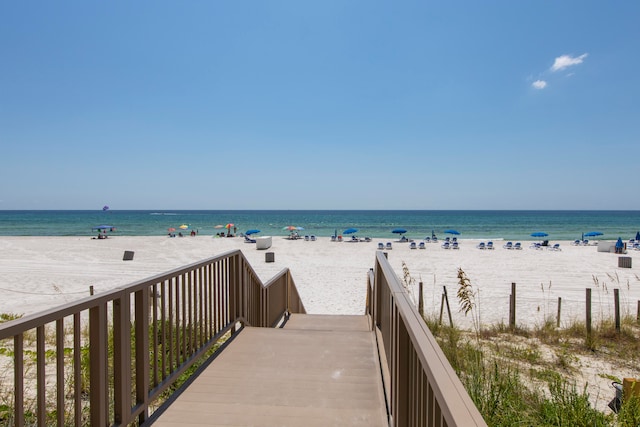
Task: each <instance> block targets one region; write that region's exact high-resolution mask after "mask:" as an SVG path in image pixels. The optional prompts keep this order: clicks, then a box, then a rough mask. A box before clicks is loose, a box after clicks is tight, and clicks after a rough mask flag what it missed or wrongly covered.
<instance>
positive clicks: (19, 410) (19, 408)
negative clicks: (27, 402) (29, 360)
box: [13, 334, 24, 426]
mask: <svg viewBox="0 0 640 427" xmlns="http://www.w3.org/2000/svg"><path fill="white" fill-rule="evenodd" d="M13 366H14V368H13V370H14V372H13V374H14V379H13V381H14V388H15V397H14V405H15V411H14V415H15V425H16V426H24V338H23V335H22V334H19V335H16V336H14V337H13Z"/></svg>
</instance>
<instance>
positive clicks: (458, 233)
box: [444, 230, 460, 236]
mask: <svg viewBox="0 0 640 427" xmlns="http://www.w3.org/2000/svg"><path fill="white" fill-rule="evenodd" d="M444 232H445V234H453V235H454V236H459V235H460V232H459V231H457V230H444Z"/></svg>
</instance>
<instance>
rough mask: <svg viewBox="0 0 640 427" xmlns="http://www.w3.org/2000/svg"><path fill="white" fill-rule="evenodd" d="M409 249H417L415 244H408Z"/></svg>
mask: <svg viewBox="0 0 640 427" xmlns="http://www.w3.org/2000/svg"><path fill="white" fill-rule="evenodd" d="M409 249H418V246H417V245H416V242H411V243H410V244H409Z"/></svg>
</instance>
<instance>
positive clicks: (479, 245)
mask: <svg viewBox="0 0 640 427" xmlns="http://www.w3.org/2000/svg"><path fill="white" fill-rule="evenodd" d="M476 247H477V248H478V249H483V250H484V249H486V248H487V246H486V245H485V244H484V242H480V243H478V246H476Z"/></svg>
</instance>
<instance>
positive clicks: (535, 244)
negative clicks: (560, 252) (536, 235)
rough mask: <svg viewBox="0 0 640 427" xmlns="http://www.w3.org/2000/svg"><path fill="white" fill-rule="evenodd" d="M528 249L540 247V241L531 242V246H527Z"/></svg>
mask: <svg viewBox="0 0 640 427" xmlns="http://www.w3.org/2000/svg"><path fill="white" fill-rule="evenodd" d="M529 248H530V249H542V243H538V242H533V243H532V244H531V246H529Z"/></svg>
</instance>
